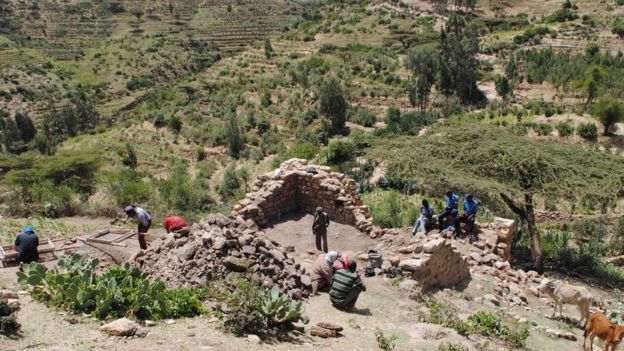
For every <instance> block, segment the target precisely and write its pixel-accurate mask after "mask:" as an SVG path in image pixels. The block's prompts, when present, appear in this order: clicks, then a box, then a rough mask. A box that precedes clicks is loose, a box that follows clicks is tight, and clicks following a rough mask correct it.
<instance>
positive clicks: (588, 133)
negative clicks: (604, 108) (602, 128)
mask: <svg viewBox="0 0 624 351" xmlns="http://www.w3.org/2000/svg"><path fill="white" fill-rule="evenodd" d="M576 133H577V134H578V135H579V136H580V137H581V138H583V139H585V140H590V141H595V140H596V138H598V127H596V125H595V124H593V123H591V122H587V123H581V124H579V125H578V127H577V128H576Z"/></svg>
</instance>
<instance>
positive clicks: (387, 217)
mask: <svg viewBox="0 0 624 351" xmlns="http://www.w3.org/2000/svg"><path fill="white" fill-rule="evenodd" d="M410 200H413V199H410V197H409V196H407V195H404V194H401V193H400V192H398V191H397V190H390V191H378V192H373V193H370V194H366V196H365V197H364V202H365V203H366V204H367V205H368V206H369V209H370V212H371V216H372V217H373V221H374V222H375V224H376V225H378V226H380V227H382V228H401V227H406V226H411V225H413V224H414V222H416V219H417V218H418V216H419V212H418V211H419V209H420V206H419V205H417V204H416V203H415V201H410Z"/></svg>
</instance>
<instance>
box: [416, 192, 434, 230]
mask: <svg viewBox="0 0 624 351" xmlns="http://www.w3.org/2000/svg"><path fill="white" fill-rule="evenodd" d="M432 221H433V207H431V206H429V201H427V200H426V199H424V200H422V206H420V217H418V219H417V220H416V223H414V228H413V229H412V236H414V235H416V233H417V232H422V233H425V234H427V231H428V230H429V228H430V227H431V222H432Z"/></svg>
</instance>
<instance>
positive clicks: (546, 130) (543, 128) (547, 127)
mask: <svg viewBox="0 0 624 351" xmlns="http://www.w3.org/2000/svg"><path fill="white" fill-rule="evenodd" d="M533 130H535V132H536V133H537V135H542V136H546V135H550V134H551V133H552V131H553V126H552V124H549V123H537V124H535V126H533Z"/></svg>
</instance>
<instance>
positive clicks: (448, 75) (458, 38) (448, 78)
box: [437, 14, 486, 104]
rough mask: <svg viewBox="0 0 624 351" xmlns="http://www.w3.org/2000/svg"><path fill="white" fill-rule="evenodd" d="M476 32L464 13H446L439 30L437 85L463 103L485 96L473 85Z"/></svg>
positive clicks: (476, 62) (479, 100) (476, 72)
mask: <svg viewBox="0 0 624 351" xmlns="http://www.w3.org/2000/svg"><path fill="white" fill-rule="evenodd" d="M478 53H479V35H478V33H477V31H476V30H475V29H474V28H473V27H472V26H471V25H470V23H469V22H468V21H467V20H466V18H465V17H463V16H461V15H458V14H451V15H450V16H449V19H448V22H447V23H446V26H445V27H444V29H443V30H442V31H441V33H440V59H439V68H438V77H437V88H438V90H439V91H441V92H442V93H443V94H445V95H457V96H458V97H459V98H460V100H461V101H462V102H463V103H465V104H482V103H484V102H485V100H486V98H485V95H484V94H483V92H481V91H480V90H479V88H478V87H477V78H478V75H479V60H478V59H477V54H478Z"/></svg>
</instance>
